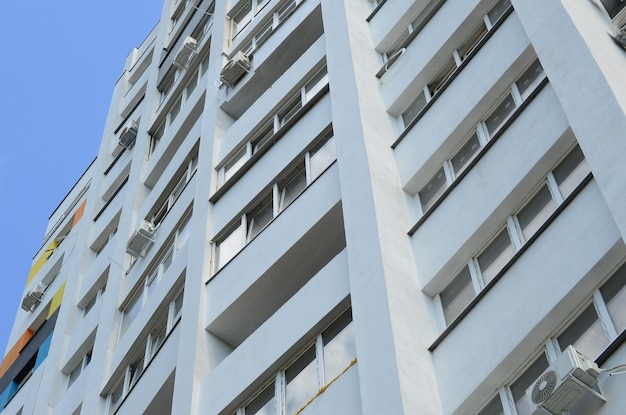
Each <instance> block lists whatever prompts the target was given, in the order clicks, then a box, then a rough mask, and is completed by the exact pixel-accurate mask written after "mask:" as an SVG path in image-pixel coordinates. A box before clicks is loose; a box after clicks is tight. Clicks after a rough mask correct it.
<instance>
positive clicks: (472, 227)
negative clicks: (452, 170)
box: [412, 85, 574, 295]
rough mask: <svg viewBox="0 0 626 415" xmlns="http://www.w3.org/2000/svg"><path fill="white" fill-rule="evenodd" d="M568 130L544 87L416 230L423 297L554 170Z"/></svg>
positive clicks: (455, 269)
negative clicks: (462, 207)
mask: <svg viewBox="0 0 626 415" xmlns="http://www.w3.org/2000/svg"><path fill="white" fill-rule="evenodd" d="M568 127H569V126H568V123H567V120H566V119H565V117H564V116H563V114H562V113H561V110H560V107H559V105H558V100H557V98H556V96H555V94H554V92H553V91H552V89H551V88H550V87H549V85H548V86H547V87H546V88H544V89H543V90H542V91H541V92H540V93H539V95H537V97H536V98H535V99H534V100H533V101H532V102H530V105H529V106H528V107H526V109H525V110H524V111H523V112H522V113H521V114H520V115H519V117H518V118H517V119H516V120H515V121H514V122H513V123H512V124H511V125H510V127H509V128H508V129H507V130H506V131H504V133H503V135H502V136H501V137H500V138H499V141H497V142H496V143H495V144H494V145H493V147H491V148H490V149H489V151H488V152H487V153H486V154H485V156H484V157H483V158H482V159H480V161H479V163H478V164H477V165H476V166H474V167H473V168H472V170H470V171H469V172H468V173H467V175H466V176H465V177H464V178H463V179H462V181H461V182H459V183H458V185H457V186H456V187H455V188H454V189H453V190H452V192H451V193H450V194H449V195H448V196H447V197H446V198H445V199H444V200H443V201H442V202H441V204H440V205H439V206H438V207H437V208H436V209H435V210H434V211H433V212H432V214H431V215H430V217H428V219H427V220H426V221H425V222H424V223H423V224H422V225H421V226H420V227H419V229H418V230H417V231H416V232H415V234H414V235H413V238H412V243H413V248H414V252H415V259H416V262H417V266H418V270H419V273H418V274H419V276H420V282H421V285H422V287H423V289H424V290H425V291H426V292H427V293H428V294H429V295H434V294H435V293H437V292H438V291H439V290H440V289H442V288H443V286H444V285H445V284H447V282H448V281H449V278H450V277H451V276H453V275H454V274H455V273H456V272H458V270H459V269H460V268H461V267H462V265H463V263H464V262H465V261H466V260H467V258H469V257H470V256H472V255H473V254H474V253H475V252H476V251H477V250H478V249H479V248H480V247H481V245H482V244H484V243H485V242H487V240H488V238H489V237H490V235H492V234H494V233H495V232H496V230H497V229H496V228H497V227H499V226H500V225H501V224H502V223H503V222H504V221H505V219H506V216H508V215H509V214H510V213H511V211H512V210H513V209H515V208H516V206H518V205H519V204H520V203H521V202H522V200H521V198H523V197H525V196H526V195H528V194H529V193H530V192H531V190H532V188H533V187H535V186H536V185H537V184H538V183H539V182H540V181H541V180H542V179H543V178H544V177H545V174H547V172H548V171H549V170H550V169H551V168H552V167H554V164H555V163H556V161H557V160H558V158H559V157H561V156H562V155H563V154H564V153H565V151H566V150H567V148H568V147H570V146H571V145H572V144H573V142H574V138H573V136H572V135H571V132H569V130H568ZM459 206H465V209H462V210H459V208H458V207H459ZM442 229H447V230H449V231H447V232H442V231H441V230H442Z"/></svg>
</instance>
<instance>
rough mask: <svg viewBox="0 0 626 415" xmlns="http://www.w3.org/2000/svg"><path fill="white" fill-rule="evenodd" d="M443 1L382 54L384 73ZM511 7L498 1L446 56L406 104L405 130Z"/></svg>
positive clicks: (430, 6) (434, 4) (432, 4)
mask: <svg viewBox="0 0 626 415" xmlns="http://www.w3.org/2000/svg"><path fill="white" fill-rule="evenodd" d="M444 2H445V0H435V1H431V2H430V3H429V4H428V5H427V6H426V8H425V9H424V10H423V11H422V12H421V13H420V15H419V16H418V17H417V18H416V20H415V21H413V22H412V23H411V24H410V25H409V28H408V33H407V32H404V33H403V34H402V35H401V37H400V39H398V41H396V42H395V43H394V45H393V46H392V47H391V49H389V50H388V51H387V52H386V53H385V54H383V61H384V62H385V67H384V68H385V71H386V70H387V69H388V68H389V67H391V65H393V63H395V62H396V61H397V60H398V58H399V56H400V53H399V51H400V50H401V49H402V48H405V47H406V46H408V44H409V43H410V42H411V40H412V39H413V38H414V37H415V35H412V33H413V32H414V31H415V30H416V25H418V26H420V29H421V27H423V25H425V21H427V20H428V19H430V18H431V17H432V15H433V14H434V13H435V12H436V11H437V10H438V9H439V7H441V5H442V4H443V3H444ZM510 7H511V3H510V1H509V0H500V1H499V2H498V3H497V4H496V5H495V6H494V7H493V8H492V9H491V11H490V12H489V13H487V15H485V16H483V18H482V19H481V20H480V21H479V23H478V25H477V26H476V27H475V28H474V29H473V30H472V31H471V32H470V34H469V35H468V36H467V37H466V38H465V40H464V41H463V43H461V44H460V45H459V46H458V47H457V48H456V50H454V51H453V53H452V55H450V56H447V57H446V58H445V59H444V63H443V64H442V66H441V67H440V68H439V69H438V70H437V72H436V73H435V75H434V76H433V77H432V79H431V80H430V81H429V82H427V83H426V85H425V86H424V87H423V88H422V89H420V90H419V91H420V92H419V95H418V97H417V98H416V99H415V100H414V101H413V102H411V104H409V106H408V107H407V108H406V109H405V110H404V111H403V113H402V121H403V122H404V127H405V128H409V127H411V126H412V125H413V122H414V121H415V120H416V119H417V118H418V117H419V116H420V115H421V113H422V112H424V110H425V108H426V104H427V103H428V102H430V101H431V100H433V99H434V98H435V97H436V96H437V95H438V94H439V92H441V91H442V89H443V87H444V86H445V85H447V83H448V80H449V79H450V78H451V77H452V76H453V75H454V74H455V73H456V72H457V71H458V70H459V68H460V67H461V64H462V63H463V62H464V61H466V60H467V59H468V58H469V57H470V56H472V55H473V54H474V53H475V51H476V50H477V49H478V46H479V44H480V42H481V41H482V40H483V39H484V38H485V37H486V36H487V34H488V33H489V32H490V31H491V30H492V29H493V27H494V25H495V24H496V22H498V21H499V20H500V19H501V18H502V17H503V16H504V14H505V12H506V11H507V10H508V9H509V8H510ZM385 71H379V72H378V75H379V76H382V74H383V73H384V72H385Z"/></svg>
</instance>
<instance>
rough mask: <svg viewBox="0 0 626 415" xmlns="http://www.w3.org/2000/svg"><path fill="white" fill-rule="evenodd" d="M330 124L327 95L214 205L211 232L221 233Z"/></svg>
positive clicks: (328, 98)
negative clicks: (236, 213)
mask: <svg viewBox="0 0 626 415" xmlns="http://www.w3.org/2000/svg"><path fill="white" fill-rule="evenodd" d="M331 121H332V117H331V110H330V95H329V94H326V95H325V96H324V97H322V98H321V99H320V100H319V101H317V103H316V104H315V105H314V106H313V107H312V108H311V109H310V110H309V111H307V112H306V113H305V114H303V115H302V117H301V118H300V119H299V120H298V121H297V122H296V123H295V124H294V125H293V126H292V127H291V128H289V129H288V130H287V131H286V132H285V133H284V135H282V136H281V137H280V139H279V140H278V141H277V142H276V143H275V144H274V145H273V146H272V147H271V148H270V149H269V150H268V151H267V152H266V153H264V154H263V155H262V156H261V157H260V158H259V159H258V160H257V161H256V162H255V163H254V164H252V165H251V166H250V167H249V170H248V171H246V173H245V174H244V175H243V176H242V177H241V178H240V179H239V180H237V181H236V182H235V183H234V184H233V185H232V187H231V188H230V189H228V191H226V192H225V193H224V194H223V196H222V197H221V198H220V199H219V200H218V201H217V202H215V204H214V205H213V212H212V214H213V226H214V229H215V231H219V230H221V229H223V228H224V226H226V225H227V224H228V223H229V222H230V221H231V220H232V219H233V213H234V212H241V211H242V210H243V209H244V207H245V206H246V205H247V204H248V203H250V201H251V200H252V199H253V198H254V196H255V195H258V194H260V193H261V192H262V191H263V190H264V189H265V188H267V186H269V185H271V184H272V183H274V182H275V181H276V178H277V176H278V175H279V174H280V173H281V172H282V171H283V170H284V169H285V167H286V166H287V165H289V164H290V163H291V162H292V161H293V160H296V158H298V157H301V155H302V154H303V152H304V150H305V149H306V148H307V146H309V144H310V143H311V141H312V140H313V139H314V138H316V137H318V136H319V135H320V134H322V132H323V131H324V129H325V128H326V127H327V126H328V125H329V124H330V123H331ZM302 159H303V160H304V158H302ZM243 168H245V166H244V167H242V169H243ZM233 180H234V179H233Z"/></svg>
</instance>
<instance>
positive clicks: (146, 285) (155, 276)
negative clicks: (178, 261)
mask: <svg viewBox="0 0 626 415" xmlns="http://www.w3.org/2000/svg"><path fill="white" fill-rule="evenodd" d="M190 218H191V214H188V215H186V216H185V217H184V219H183V220H182V221H181V223H180V225H179V226H178V228H177V229H176V231H175V232H174V235H173V237H172V238H171V239H170V240H169V241H168V242H166V243H165V244H164V245H163V248H162V250H161V253H160V254H159V256H158V259H157V260H156V261H155V262H154V264H153V265H152V266H151V267H150V269H149V270H148V272H147V273H146V276H145V277H143V279H142V281H141V284H140V286H139V287H138V288H137V289H136V290H135V291H134V293H133V294H132V295H131V296H130V300H129V301H128V302H127V303H126V306H124V308H123V309H122V320H121V323H120V333H119V337H118V340H119V339H121V338H122V336H123V335H124V333H126V331H127V330H128V327H129V326H130V325H131V323H132V322H133V321H134V320H135V318H136V317H137V315H138V314H139V311H140V310H141V309H142V308H143V306H144V304H146V302H147V301H148V299H149V298H150V295H151V294H152V293H153V292H154V291H155V289H156V287H157V285H158V284H159V282H160V281H161V280H162V279H163V278H164V275H165V273H166V272H167V270H168V268H169V266H170V265H171V264H172V262H173V261H174V258H175V257H176V255H177V253H178V252H179V251H180V250H181V249H182V247H183V246H184V245H185V244H186V243H187V240H188V239H189V233H190V231H191V229H190V227H189V222H190Z"/></svg>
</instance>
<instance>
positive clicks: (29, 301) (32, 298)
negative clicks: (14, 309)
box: [22, 284, 45, 311]
mask: <svg viewBox="0 0 626 415" xmlns="http://www.w3.org/2000/svg"><path fill="white" fill-rule="evenodd" d="M44 292H45V289H44V288H43V287H42V286H41V285H39V284H37V285H35V286H34V287H33V289H32V290H30V291H29V292H28V294H26V295H25V296H24V299H23V300H22V310H24V311H32V310H33V309H34V308H35V307H37V306H38V305H39V303H41V299H42V298H43V294H44Z"/></svg>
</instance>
